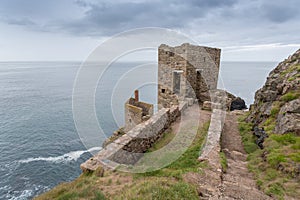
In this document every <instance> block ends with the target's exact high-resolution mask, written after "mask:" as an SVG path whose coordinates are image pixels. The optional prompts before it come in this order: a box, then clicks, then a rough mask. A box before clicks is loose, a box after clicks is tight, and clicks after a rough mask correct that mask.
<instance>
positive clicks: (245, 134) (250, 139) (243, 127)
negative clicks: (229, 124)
mask: <svg viewBox="0 0 300 200" xmlns="http://www.w3.org/2000/svg"><path fill="white" fill-rule="evenodd" d="M252 126H253V124H252V123H247V122H244V118H240V119H239V131H240V134H241V136H242V142H243V144H244V149H245V151H246V152H247V153H248V154H249V153H252V152H254V151H256V150H257V149H258V146H257V145H256V144H255V139H256V137H255V136H254V135H253V134H249V133H250V132H251V129H252Z"/></svg>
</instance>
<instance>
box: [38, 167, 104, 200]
mask: <svg viewBox="0 0 300 200" xmlns="http://www.w3.org/2000/svg"><path fill="white" fill-rule="evenodd" d="M97 178H98V177H97V176H95V175H94V174H93V173H90V174H81V175H80V177H78V178H77V179H76V180H74V181H72V182H68V183H62V184H60V185H58V186H56V187H55V188H53V189H52V190H50V191H48V192H46V193H44V194H42V195H40V196H38V197H36V198H35V199H36V200H52V199H57V200H76V199H94V200H105V199H106V198H105V196H104V194H103V193H102V192H101V190H99V188H98V187H99V184H97V182H96V180H97Z"/></svg>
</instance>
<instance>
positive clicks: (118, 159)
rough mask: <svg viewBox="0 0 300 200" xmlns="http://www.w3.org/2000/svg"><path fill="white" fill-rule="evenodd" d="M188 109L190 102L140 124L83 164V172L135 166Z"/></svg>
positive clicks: (168, 109)
mask: <svg viewBox="0 0 300 200" xmlns="http://www.w3.org/2000/svg"><path fill="white" fill-rule="evenodd" d="M187 107H188V102H186V101H183V102H181V103H180V104H179V105H174V106H172V107H170V108H163V109H161V110H159V111H158V112H157V113H155V114H154V115H153V116H152V117H151V118H150V119H149V120H147V121H145V122H143V123H141V124H138V125H137V126H135V127H134V128H133V129H131V130H130V131H129V132H128V133H126V134H125V135H123V136H121V137H120V138H118V139H116V140H115V141H113V142H112V143H110V144H108V145H107V146H106V147H104V148H103V149H102V150H101V151H100V152H99V153H98V154H97V155H95V156H94V157H92V158H91V159H89V160H87V161H86V162H85V163H83V164H81V165H80V167H81V169H82V170H83V171H94V170H96V169H97V168H98V167H99V166H102V167H104V168H115V167H117V166H118V165H119V164H134V163H135V162H136V161H137V160H139V159H140V157H141V156H142V155H143V153H144V152H146V151H147V150H148V149H149V148H150V147H151V146H152V145H153V144H154V143H155V142H156V141H157V140H158V139H159V138H161V136H162V134H163V133H164V132H165V130H166V129H167V128H169V127H170V125H171V124H172V123H173V122H174V121H175V120H176V119H177V118H178V117H180V115H181V113H182V112H184V110H185V109H186V108H187Z"/></svg>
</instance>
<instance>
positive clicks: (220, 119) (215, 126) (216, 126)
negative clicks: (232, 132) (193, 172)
mask: <svg viewBox="0 0 300 200" xmlns="http://www.w3.org/2000/svg"><path fill="white" fill-rule="evenodd" d="M225 117H226V111H224V110H221V109H213V111H212V115H211V121H210V126H209V129H208V133H207V137H206V141H205V144H204V147H203V149H202V150H201V155H200V156H199V160H200V161H201V160H207V159H208V158H209V157H210V154H211V153H213V151H218V152H220V150H221V146H220V138H221V133H222V130H223V125H224V122H225Z"/></svg>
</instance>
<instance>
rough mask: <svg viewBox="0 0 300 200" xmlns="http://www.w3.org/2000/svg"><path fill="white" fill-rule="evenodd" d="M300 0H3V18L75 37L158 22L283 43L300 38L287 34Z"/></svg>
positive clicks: (228, 37)
mask: <svg viewBox="0 0 300 200" xmlns="http://www.w3.org/2000/svg"><path fill="white" fill-rule="evenodd" d="M297 1H298V0H285V1H283V0H272V1H269V0H254V1H246V0H189V1H181V0H175V1H174V0H173V1H171V0H165V1H159V0H151V1H150V0H142V1H137V0H128V1H124V0H116V1H108V0H107V1H97V0H73V1H71V0H52V1H40V0H27V1H23V0H3V1H1V2H0V20H1V19H2V21H4V22H5V23H8V24H13V25H19V26H25V27H27V28H29V29H33V30H35V31H48V32H62V33H67V34H71V35H75V36H96V37H100V36H110V35H112V34H115V33H118V32H121V31H125V30H128V29H131V28H139V27H147V26H155V27H165V28H172V29H177V30H178V29H179V30H182V31H184V32H187V33H191V35H193V34H194V35H205V34H206V35H209V36H207V37H209V38H208V39H207V40H208V41H211V40H222V41H226V42H227V43H230V42H231V43H232V42H235V41H236V40H238V41H237V42H239V43H245V44H246V43H249V42H251V41H257V42H274V41H275V42H278V41H280V42H282V41H288V40H291V38H292V40H293V41H297V39H298V40H299V38H298V37H297V36H293V37H291V36H289V38H287V36H286V35H287V34H286V32H289V31H290V30H292V29H293V31H295V30H299V28H295V27H297V22H298V21H299V20H300V18H299V14H298V12H297V10H295V9H297V6H296V5H297V4H296V3H297ZM20 2H21V4H20V5H19V4H18V3H20ZM24 2H26V3H24ZM41 2H42V3H41ZM24 4H26V5H24ZM1 15H2V17H1ZM3 16H5V17H3ZM7 16H9V17H7ZM3 19H5V20H3ZM292 26H293V27H292ZM291 27H292V28H291ZM208 33H212V34H208ZM211 35H214V36H213V37H210V36H211ZM283 35H285V36H283Z"/></svg>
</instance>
